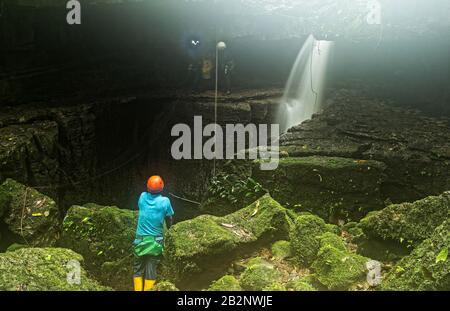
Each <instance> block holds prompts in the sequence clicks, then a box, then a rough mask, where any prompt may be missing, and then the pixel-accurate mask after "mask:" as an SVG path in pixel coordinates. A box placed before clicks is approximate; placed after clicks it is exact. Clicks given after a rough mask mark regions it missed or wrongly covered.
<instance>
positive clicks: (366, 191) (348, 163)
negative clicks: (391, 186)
mask: <svg viewBox="0 0 450 311" xmlns="http://www.w3.org/2000/svg"><path fill="white" fill-rule="evenodd" d="M385 168H386V167H385V165H384V164H383V163H381V162H377V161H371V160H368V161H366V160H355V159H348V158H339V157H322V156H311V157H298V158H291V157H288V158H282V159H280V163H279V166H278V168H277V169H276V170H273V171H262V170H259V169H257V168H255V169H254V170H253V178H254V179H255V180H256V181H258V182H259V183H261V185H262V186H263V187H264V188H265V189H267V190H268V191H269V192H270V194H271V195H272V196H273V198H274V199H275V200H277V201H278V202H280V203H281V204H282V205H283V206H286V207H291V208H299V209H300V210H302V211H309V212H312V213H314V214H317V215H319V216H320V217H322V218H324V219H326V220H327V221H328V220H329V221H335V220H336V219H344V220H347V219H360V218H361V217H362V216H364V215H365V214H366V213H367V212H369V211H372V210H378V209H380V208H382V207H383V206H384V204H383V201H384V197H383V196H382V194H381V192H380V185H381V183H382V182H383V181H384V180H385V175H384V170H385Z"/></svg>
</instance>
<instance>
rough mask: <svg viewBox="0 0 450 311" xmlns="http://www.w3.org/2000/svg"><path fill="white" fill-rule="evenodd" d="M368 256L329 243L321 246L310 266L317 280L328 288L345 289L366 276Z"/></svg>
mask: <svg viewBox="0 0 450 311" xmlns="http://www.w3.org/2000/svg"><path fill="white" fill-rule="evenodd" d="M368 261H369V259H368V258H365V257H362V256H360V255H356V254H352V253H350V252H348V251H343V250H339V249H337V248H335V247H333V246H331V245H325V246H324V247H322V248H321V249H320V251H319V253H318V255H317V259H316V260H315V261H314V263H313V264H312V266H311V268H312V270H313V271H314V276H315V278H317V280H318V281H319V282H320V283H321V284H323V285H324V286H325V287H327V288H328V289H330V290H346V289H348V288H349V287H350V286H352V285H354V284H356V283H358V282H362V281H364V280H365V278H366V276H367V269H366V263H367V262H368Z"/></svg>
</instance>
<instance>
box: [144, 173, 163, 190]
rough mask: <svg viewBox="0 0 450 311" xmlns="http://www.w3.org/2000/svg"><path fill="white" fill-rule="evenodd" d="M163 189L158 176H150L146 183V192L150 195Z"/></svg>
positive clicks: (161, 181)
mask: <svg viewBox="0 0 450 311" xmlns="http://www.w3.org/2000/svg"><path fill="white" fill-rule="evenodd" d="M163 189H164V181H163V180H162V178H161V177H159V176H152V177H150V178H149V179H148V181H147V190H148V192H150V193H159V192H161V191H163Z"/></svg>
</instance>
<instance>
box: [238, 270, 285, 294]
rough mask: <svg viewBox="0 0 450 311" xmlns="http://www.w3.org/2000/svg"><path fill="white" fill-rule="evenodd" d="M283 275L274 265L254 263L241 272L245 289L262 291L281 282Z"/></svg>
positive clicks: (241, 279) (241, 280)
mask: <svg viewBox="0 0 450 311" xmlns="http://www.w3.org/2000/svg"><path fill="white" fill-rule="evenodd" d="M280 279H281V275H280V273H279V272H278V271H277V270H275V268H274V267H269V266H267V265H253V266H250V267H248V268H247V269H245V271H244V272H243V273H242V274H241V278H240V283H241V286H242V288H243V289H245V290H250V291H260V290H263V289H264V288H266V287H268V286H271V285H272V284H274V283H277V282H280Z"/></svg>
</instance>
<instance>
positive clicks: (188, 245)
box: [162, 195, 291, 289]
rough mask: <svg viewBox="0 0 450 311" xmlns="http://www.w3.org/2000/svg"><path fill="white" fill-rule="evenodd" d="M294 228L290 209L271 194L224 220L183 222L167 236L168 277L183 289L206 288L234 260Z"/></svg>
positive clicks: (165, 264)
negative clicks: (289, 212)
mask: <svg viewBox="0 0 450 311" xmlns="http://www.w3.org/2000/svg"><path fill="white" fill-rule="evenodd" d="M290 226H291V220H290V218H289V217H288V216H287V213H286V209H285V208H283V207H282V206H281V205H280V204H279V203H278V202H276V201H275V200H273V199H272V198H271V197H270V196H269V195H264V196H263V197H261V198H260V199H259V200H257V201H255V202H254V203H253V204H251V205H249V206H247V207H246V208H244V209H241V210H239V211H237V212H235V213H232V214H229V215H227V216H224V217H215V216H211V215H202V216H199V217H196V218H194V219H191V220H187V221H182V222H179V223H177V224H175V225H174V226H172V227H171V228H170V230H168V231H167V234H166V250H165V253H164V261H163V266H162V268H163V274H164V277H165V278H166V279H168V280H170V281H172V282H174V283H175V284H176V285H177V286H178V287H180V288H190V289H193V288H194V289H195V288H197V289H198V288H203V287H204V286H205V284H209V283H210V282H211V280H214V279H215V278H217V277H219V276H220V275H223V274H224V271H225V270H226V267H227V266H229V264H230V263H231V262H232V261H233V260H234V259H236V258H238V257H241V256H243V255H245V254H249V253H251V252H252V251H253V250H255V249H256V248H259V247H261V246H262V245H267V243H271V242H273V241H276V240H280V239H286V238H287V237H288V235H289V230H290Z"/></svg>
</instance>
